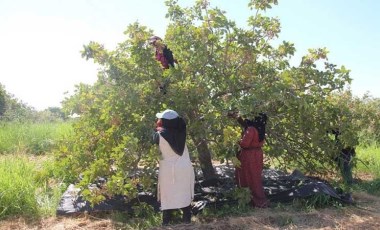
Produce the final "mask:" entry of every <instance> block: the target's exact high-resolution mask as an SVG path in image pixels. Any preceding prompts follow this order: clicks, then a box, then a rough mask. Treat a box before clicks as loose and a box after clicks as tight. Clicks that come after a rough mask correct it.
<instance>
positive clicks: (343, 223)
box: [0, 193, 380, 230]
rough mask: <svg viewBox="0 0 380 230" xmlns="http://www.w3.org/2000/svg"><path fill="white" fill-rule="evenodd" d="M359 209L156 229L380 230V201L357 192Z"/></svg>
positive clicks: (77, 225) (81, 220)
mask: <svg viewBox="0 0 380 230" xmlns="http://www.w3.org/2000/svg"><path fill="white" fill-rule="evenodd" d="M353 196H354V199H355V201H356V203H357V206H356V207H354V206H350V207H342V208H325V209H318V210H314V209H312V210H310V211H302V212H300V211H299V210H298V211H297V210H294V209H288V208H287V207H286V206H284V207H283V208H271V209H262V210H255V211H254V212H253V214H251V215H250V216H240V217H225V218H207V219H205V218H197V217H194V219H193V220H194V221H193V223H192V224H191V225H175V226H171V227H167V228H154V229H193V230H194V229H213V230H214V229H215V230H219V229H220V230H222V229H223V230H224V229H237V230H238V229H324V230H327V229H380V198H379V197H375V196H371V195H368V194H366V193H354V195H353ZM0 229H7V230H8V229H12V230H13V229H28V230H29V229H31V230H37V229H38V230H40V229H43V230H45V229H49V230H61V229H65V230H66V229H70V230H74V229H75V230H77V229H85V230H90V229H91V230H92V229H97V230H98V229H131V228H128V226H126V225H123V223H117V222H114V221H112V220H111V219H109V218H104V219H102V218H95V217H91V216H82V217H75V218H73V217H71V218H69V217H66V218H56V217H51V218H45V219H42V220H39V221H31V222H28V221H26V220H25V219H22V218H18V219H12V220H6V221H2V222H0Z"/></svg>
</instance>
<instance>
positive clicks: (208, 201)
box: [57, 166, 353, 215]
mask: <svg viewBox="0 0 380 230" xmlns="http://www.w3.org/2000/svg"><path fill="white" fill-rule="evenodd" d="M215 169H216V173H217V174H218V176H219V177H218V179H217V180H215V181H212V182H209V181H204V180H203V178H202V175H201V172H200V170H199V171H196V184H195V195H194V202H193V203H192V212H193V214H197V213H199V212H200V211H201V210H202V209H203V208H205V207H208V206H209V207H218V206H223V205H224V204H226V203H228V204H235V203H237V200H236V199H234V198H232V197H231V196H228V195H226V194H228V193H229V192H231V191H233V190H234V189H235V187H236V185H235V183H234V169H233V168H231V167H228V166H217V167H216V168H215ZM262 176H263V186H264V191H265V193H266V195H267V197H268V199H269V200H270V201H271V202H289V201H292V200H294V199H296V198H304V199H307V198H309V197H312V196H315V195H327V196H329V197H331V198H333V199H336V200H337V201H339V202H341V203H344V204H352V203H353V201H352V198H351V196H350V194H347V193H343V192H342V190H341V189H336V188H334V187H332V186H331V185H330V184H329V183H328V182H327V181H324V180H321V179H318V178H313V177H307V176H305V175H303V174H302V173H301V172H300V171H298V170H295V171H294V172H293V173H292V174H286V173H284V172H282V171H279V170H274V169H266V170H263V175H262ZM101 181H102V182H103V183H104V182H105V179H102V180H101ZM91 186H99V183H98V184H94V185H91ZM91 186H90V189H91ZM141 202H143V203H146V204H148V205H151V206H152V207H153V209H154V210H155V211H159V207H160V204H159V203H158V202H157V198H156V196H155V194H154V193H149V192H144V191H140V193H139V194H138V196H137V198H135V199H132V200H129V199H127V197H125V196H121V195H117V196H114V197H110V198H107V199H106V200H105V201H103V202H101V203H99V204H96V205H94V206H91V204H90V203H89V202H88V201H85V200H84V199H83V197H82V196H81V195H80V190H79V189H77V188H75V185H73V184H71V185H70V186H69V187H68V188H67V190H66V191H65V193H64V194H63V195H62V198H61V200H60V203H59V206H58V208H57V215H70V214H78V213H83V212H89V213H90V212H104V211H127V212H129V213H132V212H133V206H134V205H139V203H141Z"/></svg>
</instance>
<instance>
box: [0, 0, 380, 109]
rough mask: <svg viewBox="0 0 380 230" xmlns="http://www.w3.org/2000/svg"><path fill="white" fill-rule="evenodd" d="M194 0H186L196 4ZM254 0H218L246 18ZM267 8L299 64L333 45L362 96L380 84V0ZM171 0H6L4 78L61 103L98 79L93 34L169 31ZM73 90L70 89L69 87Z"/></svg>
mask: <svg viewBox="0 0 380 230" xmlns="http://www.w3.org/2000/svg"><path fill="white" fill-rule="evenodd" d="M193 2H194V1H191V0H179V3H180V5H182V6H189V5H192V4H193ZM248 2H249V0H211V5H212V6H218V7H219V8H221V9H223V10H225V11H226V12H227V17H228V18H229V19H231V20H234V21H236V22H237V24H238V25H239V26H241V27H245V26H246V20H247V18H248V17H249V16H250V15H252V14H253V13H254V12H252V11H250V10H249V8H248V7H247V5H248ZM278 2H279V4H278V5H277V6H274V7H273V9H271V10H269V11H267V12H266V14H267V15H270V16H274V17H278V18H279V19H280V22H281V34H280V37H279V41H282V40H286V41H290V42H293V43H294V44H295V47H296V50H297V52H296V55H295V56H294V58H293V60H292V63H295V64H298V63H299V61H300V58H301V56H302V55H304V54H306V52H307V49H309V48H323V47H326V48H327V49H328V50H329V51H330V53H329V61H330V62H332V63H335V64H337V65H338V66H341V65H344V66H345V67H346V68H348V69H350V70H351V78H352V79H353V81H352V84H351V90H352V92H353V93H354V95H356V96H362V95H364V94H365V93H369V94H370V95H371V96H373V97H376V98H379V97H380V90H378V89H377V88H378V87H379V85H380V68H379V65H380V61H379V55H380V14H378V11H379V10H380V1H378V0H360V1H358V0H333V1H332V0H318V1H315V0H278ZM166 13H167V8H166V6H165V4H164V0H107V1H106V0H32V1H31V0H0V83H1V84H2V85H4V86H5V89H6V91H7V92H8V93H10V94H12V95H13V96H14V97H15V98H17V99H19V100H21V101H22V102H24V103H26V104H27V105H29V106H32V107H34V108H35V109H37V110H44V109H47V108H48V107H60V106H61V104H60V103H61V101H62V100H63V99H64V98H65V96H67V95H70V94H71V93H72V92H73V90H74V88H75V85H76V84H79V83H86V84H92V83H94V82H95V81H96V80H97V77H96V74H97V68H98V67H97V66H96V65H95V64H94V63H92V62H91V61H86V60H85V59H83V58H82V57H81V54H80V51H81V50H82V49H83V45H86V44H88V43H89V42H90V41H96V42H99V43H101V44H104V45H105V47H106V48H107V49H113V48H114V47H115V46H116V45H117V43H119V42H122V41H123V40H125V38H126V37H125V35H124V34H123V32H124V31H125V30H126V28H127V26H128V25H129V24H131V23H134V22H136V21H138V22H139V23H140V24H142V25H145V26H147V27H148V28H150V29H152V30H153V31H154V32H155V34H157V35H158V36H160V37H165V31H166V26H167V24H168V20H167V19H166V18H165V14H166ZM66 92H68V94H65V93H66Z"/></svg>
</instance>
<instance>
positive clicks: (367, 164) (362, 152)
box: [356, 144, 380, 178]
mask: <svg viewBox="0 0 380 230" xmlns="http://www.w3.org/2000/svg"><path fill="white" fill-rule="evenodd" d="M356 153H357V155H356V168H357V171H359V172H366V173H370V174H372V175H373V176H374V177H376V178H380V146H379V145H378V144H372V145H370V146H359V147H358V148H357V149H356Z"/></svg>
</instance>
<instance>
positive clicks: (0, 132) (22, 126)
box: [0, 122, 73, 155]
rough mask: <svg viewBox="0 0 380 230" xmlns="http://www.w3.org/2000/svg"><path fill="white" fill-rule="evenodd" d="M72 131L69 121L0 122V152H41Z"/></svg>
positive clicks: (50, 147)
mask: <svg viewBox="0 0 380 230" xmlns="http://www.w3.org/2000/svg"><path fill="white" fill-rule="evenodd" d="M72 132H73V129H72V127H71V123H70V122H54V123H19V122H2V123H0V154H1V153H18V152H26V153H30V154H35V155H38V154H43V153H46V152H50V151H51V150H52V149H53V148H54V147H56V145H57V143H58V141H60V140H63V139H65V138H67V137H69V136H70V135H71V134H72Z"/></svg>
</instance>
